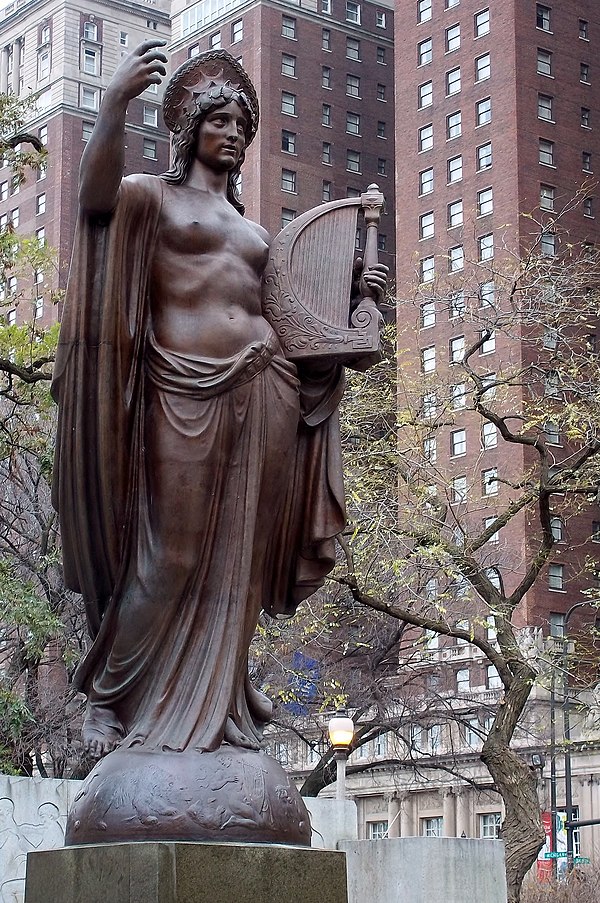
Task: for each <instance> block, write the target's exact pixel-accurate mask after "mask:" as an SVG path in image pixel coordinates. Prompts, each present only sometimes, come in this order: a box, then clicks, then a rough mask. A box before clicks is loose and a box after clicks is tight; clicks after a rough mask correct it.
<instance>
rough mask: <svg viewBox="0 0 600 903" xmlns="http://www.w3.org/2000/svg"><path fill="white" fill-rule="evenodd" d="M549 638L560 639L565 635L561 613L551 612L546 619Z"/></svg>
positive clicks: (562, 614) (563, 617) (563, 618)
mask: <svg viewBox="0 0 600 903" xmlns="http://www.w3.org/2000/svg"><path fill="white" fill-rule="evenodd" d="M548 625H549V628H550V636H552V637H556V638H561V637H563V636H564V635H565V615H564V613H563V612H562V611H551V612H550V617H549V619H548Z"/></svg>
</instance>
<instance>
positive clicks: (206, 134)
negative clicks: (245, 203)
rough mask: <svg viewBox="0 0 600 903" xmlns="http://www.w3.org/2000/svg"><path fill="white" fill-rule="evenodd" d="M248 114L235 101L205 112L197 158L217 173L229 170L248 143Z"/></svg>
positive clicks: (237, 160)
mask: <svg viewBox="0 0 600 903" xmlns="http://www.w3.org/2000/svg"><path fill="white" fill-rule="evenodd" d="M247 128H248V117H247V115H246V113H245V112H244V110H243V109H242V107H241V106H240V105H239V104H238V103H237V102H236V101H235V100H232V101H231V102H230V103H228V104H225V106H223V107H219V108H218V109H215V110H211V111H210V112H209V113H207V114H206V116H205V117H204V119H203V120H202V121H201V123H200V126H199V128H198V137H197V139H196V158H197V159H198V160H199V161H200V162H201V163H204V165H205V166H208V167H209V168H210V169H214V170H216V171H218V172H229V171H230V170H232V169H234V168H235V167H236V165H237V163H238V162H239V159H240V157H241V155H242V151H243V150H244V147H245V146H246V129H247Z"/></svg>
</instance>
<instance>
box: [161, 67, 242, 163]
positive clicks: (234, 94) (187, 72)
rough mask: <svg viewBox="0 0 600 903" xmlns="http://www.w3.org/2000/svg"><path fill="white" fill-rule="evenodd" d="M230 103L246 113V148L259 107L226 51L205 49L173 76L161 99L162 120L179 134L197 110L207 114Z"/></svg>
mask: <svg viewBox="0 0 600 903" xmlns="http://www.w3.org/2000/svg"><path fill="white" fill-rule="evenodd" d="M231 101H236V102H238V103H241V104H242V106H243V107H244V108H245V109H246V110H247V111H248V113H249V123H248V129H247V133H246V146H248V144H250V142H251V141H252V139H253V138H254V136H255V135H256V130H257V128H258V119H259V107H258V97H257V96H256V91H255V89H254V85H253V84H252V82H251V81H250V78H249V77H248V74H247V72H246V71H245V70H244V69H243V68H242V67H241V66H240V64H239V63H238V61H237V60H236V59H234V58H233V57H232V56H231V54H229V53H227V51H226V50H208V51H206V52H205V53H199V54H197V56H193V57H191V58H190V59H189V60H186V61H185V62H184V63H182V65H181V66H180V67H179V68H178V69H177V70H176V71H175V72H174V73H173V75H172V76H171V78H170V79H169V83H168V85H167V88H166V90H165V94H164V98H163V117H164V120H165V124H166V126H167V128H168V129H169V130H170V131H171V132H179V131H180V130H181V129H182V128H185V126H186V125H187V124H188V123H189V121H190V117H191V116H192V114H193V113H195V112H196V111H197V110H199V111H201V112H204V111H206V112H207V113H208V112H209V111H210V110H211V109H214V108H215V107H219V106H224V105H225V104H227V103H230V102H231Z"/></svg>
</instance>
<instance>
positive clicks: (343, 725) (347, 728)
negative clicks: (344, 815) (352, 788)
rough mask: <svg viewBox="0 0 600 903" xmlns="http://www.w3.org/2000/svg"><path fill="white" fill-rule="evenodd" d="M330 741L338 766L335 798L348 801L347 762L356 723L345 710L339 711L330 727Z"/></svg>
mask: <svg viewBox="0 0 600 903" xmlns="http://www.w3.org/2000/svg"><path fill="white" fill-rule="evenodd" d="M328 729H329V740H330V742H331V745H332V746H333V753H334V757H335V761H336V766H337V777H336V785H335V798H336V799H338V800H344V799H346V762H347V761H348V751H349V749H350V746H351V744H352V740H353V738H354V722H353V721H352V718H349V717H348V713H347V712H346V710H345V709H339V710H338V711H337V712H336V714H335V715H334V716H333V718H332V719H331V721H330V722H329V725H328Z"/></svg>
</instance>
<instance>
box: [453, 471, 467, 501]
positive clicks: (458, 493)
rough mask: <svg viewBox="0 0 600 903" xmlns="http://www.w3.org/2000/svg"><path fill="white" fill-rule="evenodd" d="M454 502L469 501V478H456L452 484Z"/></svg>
mask: <svg viewBox="0 0 600 903" xmlns="http://www.w3.org/2000/svg"><path fill="white" fill-rule="evenodd" d="M451 489H452V501H453V502H456V503H460V502H464V501H466V499H467V478H466V477H465V476H461V477H454V479H453V480H452V483H451Z"/></svg>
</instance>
